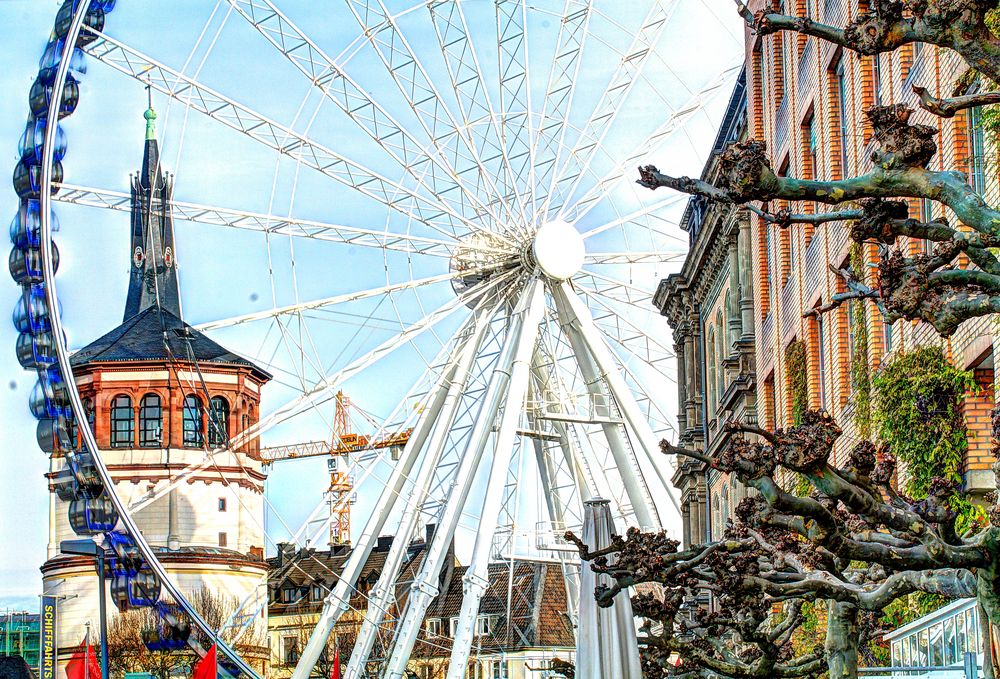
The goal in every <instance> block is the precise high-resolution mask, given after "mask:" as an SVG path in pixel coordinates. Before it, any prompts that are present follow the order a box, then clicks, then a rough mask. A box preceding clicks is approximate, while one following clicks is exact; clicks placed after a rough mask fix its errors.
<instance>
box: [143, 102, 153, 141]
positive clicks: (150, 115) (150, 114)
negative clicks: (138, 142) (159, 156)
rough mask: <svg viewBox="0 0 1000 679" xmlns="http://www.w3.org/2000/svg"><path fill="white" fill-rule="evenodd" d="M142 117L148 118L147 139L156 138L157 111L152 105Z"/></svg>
mask: <svg viewBox="0 0 1000 679" xmlns="http://www.w3.org/2000/svg"><path fill="white" fill-rule="evenodd" d="M142 117H143V118H145V119H146V141H150V140H152V139H156V111H154V110H153V107H152V106H150V107H149V108H148V109H146V112H145V113H143V114H142Z"/></svg>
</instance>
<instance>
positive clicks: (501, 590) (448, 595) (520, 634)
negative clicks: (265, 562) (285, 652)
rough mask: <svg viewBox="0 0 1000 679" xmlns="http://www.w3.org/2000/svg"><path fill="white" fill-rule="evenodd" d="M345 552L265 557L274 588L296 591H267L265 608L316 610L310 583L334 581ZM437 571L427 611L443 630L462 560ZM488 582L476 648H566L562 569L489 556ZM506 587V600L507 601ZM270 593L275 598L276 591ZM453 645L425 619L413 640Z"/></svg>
mask: <svg viewBox="0 0 1000 679" xmlns="http://www.w3.org/2000/svg"><path fill="white" fill-rule="evenodd" d="M425 553H426V552H425V550H424V543H422V542H417V543H414V544H413V545H411V551H410V558H409V559H408V561H407V563H406V565H405V566H404V572H403V573H402V574H401V575H400V577H399V585H398V587H399V591H398V592H397V607H398V608H400V609H402V608H403V607H404V606H405V599H406V594H407V591H406V590H407V588H408V584H409V583H410V582H411V581H412V580H413V577H414V576H415V575H416V573H417V572H418V571H419V569H420V566H421V563H422V562H423V557H424V554H425ZM386 555H387V553H386V552H385V551H373V552H372V554H371V555H370V556H369V558H368V562H367V563H366V564H365V566H364V569H363V570H362V573H361V579H362V580H365V579H366V578H367V579H368V580H369V584H372V585H373V584H374V581H375V579H376V578H377V577H378V575H379V574H380V573H381V571H382V567H383V566H384V564H385V557H386ZM347 558H348V552H340V553H330V552H316V551H315V550H301V551H299V552H297V553H296V554H295V555H294V556H288V555H286V556H285V558H284V559H278V558H273V559H269V562H270V564H271V567H272V571H271V575H270V577H269V578H268V580H269V586H270V588H271V590H272V592H273V593H274V594H276V595H280V593H281V591H282V590H283V589H284V588H285V587H287V586H288V585H289V584H290V585H293V586H295V587H296V588H299V589H300V591H301V594H302V597H303V598H302V599H300V600H299V601H297V602H294V603H291V604H288V603H284V602H281V601H277V600H275V598H272V603H271V604H269V606H268V614H269V615H272V616H273V615H295V614H306V613H317V612H319V609H320V607H321V602H319V601H313V600H311V599H310V597H309V591H310V588H311V585H312V584H314V583H320V584H322V585H323V586H324V587H325V588H327V591H328V590H329V588H330V587H332V586H333V585H334V584H335V583H336V581H337V577H338V575H339V573H340V572H341V571H342V570H343V566H344V563H345V562H346V561H347ZM452 565H453V567H451V568H446V569H445V572H444V573H443V574H442V582H441V593H440V594H439V595H438V596H437V597H436V598H435V599H434V601H433V602H432V603H431V605H430V607H429V608H428V610H427V614H426V616H425V618H426V619H428V620H429V619H434V618H438V619H440V620H441V621H442V630H443V632H444V633H445V634H446V635H447V634H449V631H450V630H449V627H450V620H451V619H452V618H455V617H458V615H459V613H460V611H461V607H462V597H463V591H462V590H463V582H462V577H463V576H464V575H465V572H466V570H467V567H466V566H460V565H455V562H454V560H453V561H452ZM489 583H490V584H489V586H488V587H487V590H486V592H485V593H484V595H483V598H482V601H481V603H480V608H479V612H480V615H487V616H490V617H491V619H492V621H493V629H492V632H491V633H490V634H489V635H485V636H482V637H476V642H475V646H474V648H473V652H474V653H479V652H485V653H490V652H496V651H498V650H506V651H512V650H516V649H518V648H527V647H560V648H572V647H573V645H574V643H575V642H574V639H573V630H572V627H571V624H570V621H569V617H568V616H567V614H566V609H567V600H566V586H565V584H564V582H563V574H562V569H561V568H559V567H558V566H556V565H550V564H542V563H535V562H529V561H517V560H515V561H514V562H513V564H508V563H500V562H497V563H491V564H490V567H489ZM508 594H509V602H508ZM276 598H280V596H279V597H276ZM365 603H366V601H365V597H364V596H363V595H361V594H360V593H359V594H357V595H356V596H355V597H353V598H352V601H351V606H352V607H354V608H358V609H363V608H364V606H365ZM450 649H451V639H450V638H448V637H435V638H428V637H427V636H426V626H425V627H424V629H423V630H422V631H421V634H420V637H419V638H418V641H417V644H416V646H415V647H414V657H424V658H426V657H440V656H447V655H448V654H449V653H450Z"/></svg>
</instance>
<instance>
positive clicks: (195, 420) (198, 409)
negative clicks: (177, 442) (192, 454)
mask: <svg viewBox="0 0 1000 679" xmlns="http://www.w3.org/2000/svg"><path fill="white" fill-rule="evenodd" d="M203 416H204V413H203V412H202V406H201V399H200V398H198V397H197V396H195V395H194V394H188V395H187V396H185V397H184V445H185V446H186V447H188V448H200V447H201V446H203V445H204V444H205V431H204V428H203V427H202V419H203Z"/></svg>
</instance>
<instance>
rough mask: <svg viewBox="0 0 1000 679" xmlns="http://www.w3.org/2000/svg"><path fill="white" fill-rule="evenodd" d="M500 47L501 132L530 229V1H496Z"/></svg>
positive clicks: (525, 224)
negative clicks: (527, 18)
mask: <svg viewBox="0 0 1000 679" xmlns="http://www.w3.org/2000/svg"><path fill="white" fill-rule="evenodd" d="M494 7H495V9H496V21H497V47H498V63H499V84H500V135H501V138H502V140H503V146H504V149H505V150H506V153H505V154H504V162H505V164H506V165H507V170H508V172H509V174H510V176H511V181H512V186H511V188H512V190H513V192H514V196H515V200H516V203H517V207H518V210H519V211H520V213H521V217H522V221H521V222H519V224H520V225H521V226H522V227H524V228H525V229H527V228H528V227H529V226H530V224H531V220H532V217H533V210H529V208H528V201H529V200H530V195H531V193H532V192H533V191H534V173H535V167H534V145H533V144H532V137H533V133H532V129H531V126H532V121H531V115H530V113H531V80H530V78H529V76H528V34H527V22H526V16H525V14H526V13H527V11H528V7H527V3H524V2H519V1H517V0H496V2H495V4H494Z"/></svg>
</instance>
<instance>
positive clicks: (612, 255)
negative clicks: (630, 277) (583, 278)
mask: <svg viewBox="0 0 1000 679" xmlns="http://www.w3.org/2000/svg"><path fill="white" fill-rule="evenodd" d="M686 256H687V253H686V252H663V251H659V252H588V253H587V254H586V256H585V257H584V260H583V261H584V262H586V263H587V264H658V263H666V262H683V261H684V257H686Z"/></svg>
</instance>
